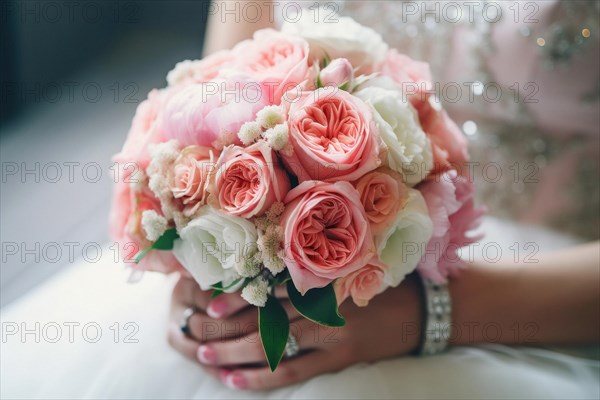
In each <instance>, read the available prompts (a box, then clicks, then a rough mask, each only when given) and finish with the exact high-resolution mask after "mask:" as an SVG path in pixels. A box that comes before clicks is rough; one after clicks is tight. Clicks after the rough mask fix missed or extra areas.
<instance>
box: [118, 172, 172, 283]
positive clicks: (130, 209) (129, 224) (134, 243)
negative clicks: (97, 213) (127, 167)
mask: <svg viewBox="0 0 600 400" xmlns="http://www.w3.org/2000/svg"><path fill="white" fill-rule="evenodd" d="M133 179H136V178H134V177H132V176H131V175H130V174H129V173H126V176H125V178H124V179H123V180H120V181H119V182H117V185H116V186H115V191H114V193H113V200H112V207H111V212H110V216H109V225H110V232H109V233H110V237H111V239H112V240H114V241H115V242H118V243H119V255H120V258H121V260H123V261H125V262H126V263H129V265H131V266H132V267H134V268H136V269H141V270H149V271H159V272H164V273H170V272H173V271H179V270H182V267H181V265H180V264H179V262H178V261H177V260H176V259H175V257H174V256H173V254H172V253H171V252H170V251H158V250H152V251H150V252H149V253H148V254H147V255H146V256H145V257H144V258H143V259H142V260H141V261H140V263H139V264H135V263H134V262H133V260H134V258H135V255H136V254H137V253H138V252H139V251H140V250H143V249H145V248H146V247H148V246H150V245H151V244H152V243H151V242H150V241H149V240H147V239H146V235H145V233H144V230H143V228H142V214H143V212H144V211H146V210H154V211H156V212H157V213H159V214H162V213H161V211H160V203H159V201H158V199H157V198H156V197H155V196H154V194H153V193H152V191H151V190H150V189H149V188H148V187H147V186H145V185H144V184H143V183H130V182H129V181H130V180H133Z"/></svg>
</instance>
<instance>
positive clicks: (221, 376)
mask: <svg viewBox="0 0 600 400" xmlns="http://www.w3.org/2000/svg"><path fill="white" fill-rule="evenodd" d="M230 373H231V371H229V370H227V369H221V370H219V379H220V380H221V382H223V383H225V384H226V382H227V377H228V376H229V374H230Z"/></svg>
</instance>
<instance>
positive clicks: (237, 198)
mask: <svg viewBox="0 0 600 400" xmlns="http://www.w3.org/2000/svg"><path fill="white" fill-rule="evenodd" d="M215 187H216V193H218V198H219V203H220V205H221V207H222V208H223V209H224V210H225V211H227V212H228V213H229V214H231V215H237V216H240V217H243V218H252V217H255V216H260V215H262V214H263V213H264V212H266V211H267V210H268V209H269V207H271V205H272V204H273V203H274V202H276V201H283V198H284V197H285V195H286V194H287V192H288V191H289V190H290V181H289V179H288V176H287V174H286V172H285V170H284V169H283V168H282V167H281V165H280V164H279V161H278V160H277V156H276V155H275V153H274V151H273V149H271V148H270V147H269V146H268V145H267V144H266V143H265V142H264V141H262V140H261V141H258V142H256V143H255V144H253V145H251V146H249V147H246V148H243V147H239V146H229V147H226V148H225V149H224V150H223V152H222V153H221V157H219V160H218V162H217V168H216V175H215Z"/></svg>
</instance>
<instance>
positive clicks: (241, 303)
mask: <svg viewBox="0 0 600 400" xmlns="http://www.w3.org/2000/svg"><path fill="white" fill-rule="evenodd" d="M248 306H250V304H248V302H247V301H246V300H244V299H243V298H242V296H240V294H239V293H230V294H229V293H225V294H222V295H220V296H218V297H215V298H214V299H211V300H210V301H209V303H208V307H207V308H206V313H207V314H208V315H210V316H211V317H212V318H217V319H221V318H228V317H230V316H232V315H234V314H236V313H237V312H239V311H240V310H243V309H244V308H246V307H248Z"/></svg>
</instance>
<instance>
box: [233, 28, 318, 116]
mask: <svg viewBox="0 0 600 400" xmlns="http://www.w3.org/2000/svg"><path fill="white" fill-rule="evenodd" d="M232 52H233V53H234V54H235V55H236V57H237V59H236V67H237V68H238V69H239V70H240V71H242V72H245V73H247V74H249V75H250V76H252V77H253V78H254V79H256V80H257V81H259V82H261V83H262V84H263V85H265V86H266V88H267V91H268V97H269V104H279V103H280V101H281V96H282V95H283V94H284V93H285V92H286V91H288V90H290V89H292V88H294V87H296V85H298V84H300V83H302V82H303V81H304V80H305V79H306V77H307V73H308V68H309V64H308V43H307V42H306V41H305V40H304V39H302V38H300V37H298V36H292V35H287V34H284V33H281V32H278V31H275V30H273V29H262V30H259V31H256V32H255V33H254V37H253V39H251V40H245V41H243V42H241V43H239V44H237V45H236V46H235V47H234V48H233V50H232Z"/></svg>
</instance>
